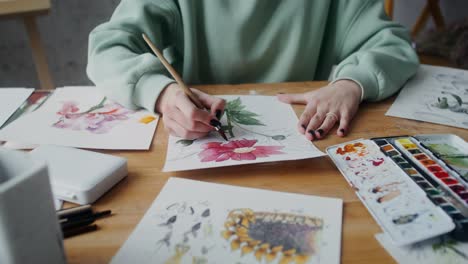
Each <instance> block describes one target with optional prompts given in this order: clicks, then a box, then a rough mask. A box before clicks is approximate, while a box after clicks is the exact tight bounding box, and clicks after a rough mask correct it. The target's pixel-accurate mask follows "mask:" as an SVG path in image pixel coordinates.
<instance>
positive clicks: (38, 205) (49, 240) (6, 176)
mask: <svg viewBox="0 0 468 264" xmlns="http://www.w3.org/2000/svg"><path fill="white" fill-rule="evenodd" d="M61 236H62V234H61V232H60V227H59V224H58V221H57V217H56V214H55V210H54V202H53V196H52V191H51V187H50V182H49V175H48V170H47V164H46V163H45V162H44V160H42V159H37V158H35V157H33V156H32V155H30V154H28V153H23V152H19V151H13V150H8V149H5V148H1V147H0V263H9V264H10V263H11V264H16V263H18V264H22V263H54V264H60V263H66V259H65V254H64V252H63V244H62V241H61Z"/></svg>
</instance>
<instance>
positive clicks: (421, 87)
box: [386, 65, 468, 129]
mask: <svg viewBox="0 0 468 264" xmlns="http://www.w3.org/2000/svg"><path fill="white" fill-rule="evenodd" d="M386 115H388V116H396V117H402V118H408V119H414V120H421V121H426V122H431V123H437V124H442V125H448V126H454V127H461V128H465V129H466V128H468V71H466V70H459V69H452V68H446V67H436V66H428V65H421V67H420V68H419V70H418V73H417V74H416V76H414V77H413V78H412V79H411V80H410V81H408V83H407V84H406V85H405V87H404V88H403V89H402V90H401V92H400V94H399V95H398V97H397V99H396V100H395V102H394V103H393V105H392V106H391V107H390V109H389V110H388V112H387V113H386Z"/></svg>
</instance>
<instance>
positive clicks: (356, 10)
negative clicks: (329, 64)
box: [333, 0, 419, 101]
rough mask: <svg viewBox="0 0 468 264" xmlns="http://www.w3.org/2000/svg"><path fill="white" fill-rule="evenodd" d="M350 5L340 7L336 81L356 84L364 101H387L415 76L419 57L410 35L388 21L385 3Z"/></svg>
mask: <svg viewBox="0 0 468 264" xmlns="http://www.w3.org/2000/svg"><path fill="white" fill-rule="evenodd" d="M350 2H353V1H339V3H338V5H337V7H338V10H337V15H338V16H337V19H338V20H337V21H338V22H337V25H336V26H337V29H336V30H337V31H336V32H337V34H336V36H337V37H336V44H337V46H336V48H337V50H336V51H337V53H336V54H337V55H338V57H337V58H336V59H337V61H339V62H340V63H339V64H338V66H337V67H336V69H335V71H334V73H333V80H337V79H351V80H354V81H356V82H357V83H359V84H360V85H361V87H362V89H363V97H362V99H364V100H369V101H378V100H382V99H385V98H387V97H389V96H390V95H392V94H394V93H395V92H397V91H398V90H399V89H400V88H401V86H402V85H403V84H404V83H405V82H406V81H407V80H408V79H409V78H410V77H411V76H413V75H414V74H415V72H416V70H417V68H418V65H419V61H418V57H417V55H416V53H415V51H414V50H413V48H412V47H411V44H410V38H409V34H408V31H407V30H406V29H405V28H404V27H403V26H401V25H399V24H397V23H395V22H393V21H390V20H389V18H388V17H387V15H386V14H385V11H384V8H383V1H377V0H367V1H365V2H364V3H362V2H361V4H359V5H356V4H355V3H350Z"/></svg>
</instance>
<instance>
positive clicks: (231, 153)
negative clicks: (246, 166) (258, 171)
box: [198, 139, 284, 162]
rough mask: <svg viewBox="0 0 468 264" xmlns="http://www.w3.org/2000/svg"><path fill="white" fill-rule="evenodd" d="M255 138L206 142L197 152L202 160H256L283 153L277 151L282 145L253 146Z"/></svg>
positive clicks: (255, 141)
mask: <svg viewBox="0 0 468 264" xmlns="http://www.w3.org/2000/svg"><path fill="white" fill-rule="evenodd" d="M256 143H257V140H248V139H242V140H233V141H230V142H228V143H222V142H208V143H205V144H203V145H202V148H203V150H202V151H201V152H200V153H199V154H198V157H199V158H200V159H201V161H202V162H210V161H216V162H221V161H225V160H229V159H231V160H237V161H241V160H256V159H257V158H265V157H269V156H270V155H275V154H284V153H283V152H281V151H279V150H280V149H282V148H283V146H255V144H256Z"/></svg>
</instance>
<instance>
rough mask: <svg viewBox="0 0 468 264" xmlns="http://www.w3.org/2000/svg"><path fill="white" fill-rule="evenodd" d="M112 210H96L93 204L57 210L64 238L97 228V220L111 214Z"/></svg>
mask: <svg viewBox="0 0 468 264" xmlns="http://www.w3.org/2000/svg"><path fill="white" fill-rule="evenodd" d="M111 213H112V212H111V210H105V211H101V212H94V211H93V209H92V208H91V205H82V206H77V207H72V208H68V209H63V210H59V211H57V217H58V220H59V223H60V227H61V229H62V232H63V236H64V238H68V237H72V236H76V235H79V234H83V233H88V232H91V231H95V230H97V228H98V226H97V225H96V224H93V223H94V222H95V221H96V220H98V219H100V218H103V217H107V216H110V215H111Z"/></svg>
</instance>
